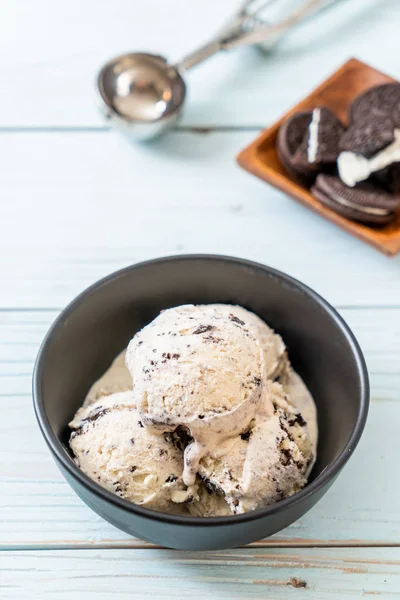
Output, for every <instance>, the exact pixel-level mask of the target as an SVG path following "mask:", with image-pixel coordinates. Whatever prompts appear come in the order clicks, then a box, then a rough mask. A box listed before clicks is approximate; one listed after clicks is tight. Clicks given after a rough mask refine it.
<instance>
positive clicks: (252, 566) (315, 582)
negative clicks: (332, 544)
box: [0, 548, 400, 600]
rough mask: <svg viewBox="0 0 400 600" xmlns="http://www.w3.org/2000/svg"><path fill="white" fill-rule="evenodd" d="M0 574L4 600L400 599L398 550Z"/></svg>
mask: <svg viewBox="0 0 400 600" xmlns="http://www.w3.org/2000/svg"><path fill="white" fill-rule="evenodd" d="M1 571H3V572H2V573H1ZM0 574H1V575H2V579H1V583H0V592H1V593H2V596H1V597H2V598H3V600H11V599H12V598H18V599H21V600H22V599H27V600H28V599H29V600H37V599H38V598H46V597H48V598H51V599H52V600H63V599H64V600H69V599H70V598H71V595H74V596H76V597H77V598H82V597H85V598H104V599H107V600H108V598H110V597H118V598H138V599H139V598H140V599H144V598H162V599H165V600H168V599H169V598H171V599H172V598H176V596H181V595H183V597H185V598H187V597H189V598H193V600H197V599H199V600H200V599H201V600H203V599H204V598H205V597H206V598H213V599H214V598H215V600H220V599H221V600H222V599H226V600H232V599H233V598H235V599H243V600H250V599H252V598H260V599H261V598H264V599H265V598H273V599H274V600H275V599H276V600H282V599H289V600H290V599H296V600H297V599H299V598H310V599H315V600H329V599H331V598H343V599H345V600H346V599H351V598H368V597H370V596H371V598H374V597H375V596H378V597H379V598H380V599H381V600H392V599H394V598H399V597H400V591H399V581H400V549H398V548H397V549H395V548H390V549H378V548H374V549H360V548H357V549H324V550H313V549H303V550H284V549H282V550H279V549H273V550H265V549H253V548H252V549H250V548H248V549H238V550H231V551H219V552H212V553H210V552H197V553H196V552H178V551H173V550H163V551H160V550H150V549H149V550H134V551H132V550H111V551H104V550H103V551H101V550H98V551H87V550H86V551H85V550H80V551H74V552H63V551H57V552H54V551H52V552H41V553H35V552H30V553H25V552H24V553H18V554H15V553H12V552H10V553H5V554H4V555H3V557H2V562H1V567H0ZM94 590H95V592H94Z"/></svg>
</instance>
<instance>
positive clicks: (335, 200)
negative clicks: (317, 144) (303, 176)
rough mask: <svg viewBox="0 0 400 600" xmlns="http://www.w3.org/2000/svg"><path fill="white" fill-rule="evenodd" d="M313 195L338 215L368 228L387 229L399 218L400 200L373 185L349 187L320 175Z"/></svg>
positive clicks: (334, 179)
mask: <svg viewBox="0 0 400 600" xmlns="http://www.w3.org/2000/svg"><path fill="white" fill-rule="evenodd" d="M311 193H312V195H313V196H314V197H315V198H316V199H317V200H319V201H320V202H321V203H322V204H324V205H325V206H327V207H328V208H330V209H331V210H334V211H335V212H337V213H338V214H339V215H342V216H343V217H346V218H347V219H352V220H353V221H360V222H361V223H366V224H369V225H386V224H387V223H390V222H391V221H393V219H394V218H395V217H396V210H398V209H399V208H400V197H398V196H394V195H393V194H388V193H386V192H385V191H383V190H382V189H381V188H379V187H378V186H376V185H374V184H372V183H369V182H367V183H362V184H359V185H358V186H357V187H354V188H349V187H347V186H346V185H345V184H344V183H343V182H342V181H341V180H340V179H339V177H333V176H330V175H324V174H320V175H318V177H317V179H316V181H315V184H314V185H313V187H312V188H311Z"/></svg>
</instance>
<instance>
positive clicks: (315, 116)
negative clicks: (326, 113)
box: [307, 108, 321, 163]
mask: <svg viewBox="0 0 400 600" xmlns="http://www.w3.org/2000/svg"><path fill="white" fill-rule="evenodd" d="M320 120H321V109H320V108H316V109H314V110H313V113H312V119H311V123H310V125H309V126H308V131H309V135H308V147H307V160H308V162H309V163H315V161H316V159H317V152H318V129H319V123H320Z"/></svg>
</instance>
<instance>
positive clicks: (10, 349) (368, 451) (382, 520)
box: [0, 307, 400, 549]
mask: <svg viewBox="0 0 400 600" xmlns="http://www.w3.org/2000/svg"><path fill="white" fill-rule="evenodd" d="M341 313H342V315H343V317H344V318H345V319H346V320H347V322H348V323H349V325H350V326H351V327H352V328H353V330H354V332H355V334H356V335H357V337H358V339H359V341H360V344H361V346H362V348H363V351H364V353H365V356H366V360H367V363H368V368H369V372H370V376H371V387H372V406H371V411H370V416H369V419H368V423H367V427H366V430H365V433H364V435H363V437H362V439H361V442H360V445H359V447H358V448H357V450H356V452H355V455H354V457H353V458H352V460H351V461H350V462H349V464H348V465H347V466H346V468H345V469H344V471H343V473H342V474H341V476H340V477H339V478H338V480H337V482H335V484H334V485H333V486H332V488H331V489H330V490H329V492H328V493H327V495H326V496H325V497H324V498H323V499H322V501H321V502H320V503H319V504H318V505H317V506H316V507H314V509H313V510H312V511H310V512H309V513H308V514H307V515H305V516H304V517H303V518H302V519H300V520H299V521H297V522H296V523H294V524H293V525H291V526H290V527H288V528H287V529H285V530H284V531H282V532H280V533H279V534H278V535H276V536H274V537H272V538H270V539H269V540H265V541H264V542H262V544H263V545H271V544H272V545H277V546H282V545H289V546H291V545H295V546H301V545H310V546H314V545H334V544H353V545H370V544H372V545H375V544H400V510H399V504H398V497H399V494H400V489H398V487H397V486H398V484H399V481H398V478H396V477H395V473H396V472H397V470H398V466H397V457H398V451H397V450H398V436H397V430H396V428H395V427H392V426H391V424H392V423H396V422H397V421H398V420H399V419H400V401H399V395H398V390H399V388H400V374H399V370H398V365H399V362H400V307H399V308H397V309H395V308H392V309H350V308H348V309H343V310H341ZM56 314H57V313H56V311H27V312H25V311H14V312H8V311H6V312H0V386H1V388H0V406H1V407H2V410H3V414H6V415H7V419H4V420H3V421H2V422H1V423H0V521H1V523H0V547H1V548H20V549H23V548H28V547H29V548H53V547H56V548H57V547H61V548H74V547H79V546H86V547H93V548H96V547H99V546H100V547H110V548H113V547H119V546H121V544H122V546H130V547H132V548H140V547H143V542H141V541H140V540H134V539H132V538H130V537H129V536H127V535H126V534H124V533H122V532H120V531H118V530H117V529H115V528H114V527H112V526H111V525H109V524H107V523H106V522H105V521H103V520H102V519H101V518H100V517H98V516H97V515H95V514H94V513H93V512H92V511H91V510H90V509H89V508H88V507H87V506H85V505H84V504H83V503H82V502H81V500H80V499H79V498H78V497H77V496H75V494H74V493H73V492H72V490H71V489H70V488H69V486H68V485H67V483H66V482H65V481H64V479H63V478H62V476H61V474H60V473H59V471H58V469H57V468H56V466H55V464H54V463H53V461H52V459H51V456H50V453H49V451H48V449H47V447H46V445H45V443H44V441H43V439H42V437H41V434H40V432H39V429H38V426H37V424H36V421H35V417H34V414H33V409H32V401H31V394H30V386H31V372H32V367H33V361H34V358H35V355H36V352H37V348H38V346H39V344H40V341H41V339H42V337H43V335H44V333H45V331H46V330H47V328H48V327H49V325H50V324H51V322H52V321H53V319H54V318H55V316H56ZM371 474H373V483H371ZM393 486H395V488H394V489H393Z"/></svg>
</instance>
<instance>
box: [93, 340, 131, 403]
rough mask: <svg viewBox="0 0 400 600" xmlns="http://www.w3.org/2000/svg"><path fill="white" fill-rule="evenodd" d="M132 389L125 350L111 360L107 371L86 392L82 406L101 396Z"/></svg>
mask: <svg viewBox="0 0 400 600" xmlns="http://www.w3.org/2000/svg"><path fill="white" fill-rule="evenodd" d="M131 389H132V376H131V374H130V372H129V370H128V368H127V366H126V364H125V350H123V351H122V352H121V353H120V354H118V356H117V357H116V358H115V359H114V360H113V362H112V363H111V365H110V367H109V368H108V369H107V371H106V372H105V373H104V374H103V375H102V376H101V377H100V379H98V380H97V381H95V382H94V384H93V385H92V387H91V388H90V390H89V391H88V393H87V395H86V398H85V401H84V403H83V406H89V404H93V402H96V400H98V399H99V398H102V397H103V396H109V395H110V394H114V393H116V392H126V391H128V390H131Z"/></svg>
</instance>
